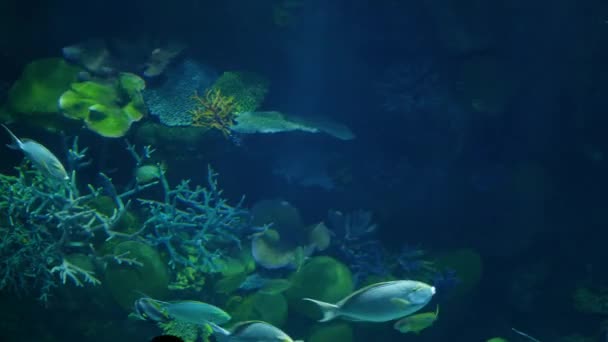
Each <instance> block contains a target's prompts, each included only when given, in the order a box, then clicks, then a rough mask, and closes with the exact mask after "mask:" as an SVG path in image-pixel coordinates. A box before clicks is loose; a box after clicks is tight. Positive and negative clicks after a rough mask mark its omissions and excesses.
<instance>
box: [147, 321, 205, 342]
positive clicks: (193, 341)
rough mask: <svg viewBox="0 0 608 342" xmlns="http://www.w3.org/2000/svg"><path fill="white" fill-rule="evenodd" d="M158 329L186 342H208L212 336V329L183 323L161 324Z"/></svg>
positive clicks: (169, 322)
mask: <svg viewBox="0 0 608 342" xmlns="http://www.w3.org/2000/svg"><path fill="white" fill-rule="evenodd" d="M158 327H159V328H161V329H162V330H163V333H164V334H167V335H173V336H177V337H180V338H181V339H182V340H184V342H198V341H203V342H208V341H209V336H211V327H209V326H208V325H198V324H192V323H186V322H182V321H176V320H172V321H168V322H159V323H158ZM199 337H200V339H199Z"/></svg>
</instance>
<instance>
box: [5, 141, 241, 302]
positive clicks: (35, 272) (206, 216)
mask: <svg viewBox="0 0 608 342" xmlns="http://www.w3.org/2000/svg"><path fill="white" fill-rule="evenodd" d="M127 150H128V151H129V152H130V153H131V155H132V156H133V157H134V159H135V162H136V163H135V166H136V167H142V166H143V165H149V159H150V155H151V154H152V153H153V152H154V150H153V149H152V148H151V147H150V146H146V147H145V148H144V149H143V151H142V152H141V153H138V152H137V151H136V148H135V147H134V146H132V145H129V144H128V143H127ZM85 151H86V149H85ZM85 151H78V145H77V140H75V142H74V145H73V147H72V149H71V150H70V151H69V153H68V157H67V159H68V162H67V166H68V169H69V170H70V179H69V180H68V181H66V182H65V183H57V182H52V181H49V180H48V179H45V177H43V176H42V175H41V174H40V173H39V172H38V171H37V170H35V169H32V168H31V167H30V165H29V164H24V165H22V166H20V167H17V168H16V171H17V172H16V175H4V174H0V290H7V291H11V292H13V293H17V294H31V293H32V292H38V294H39V298H40V299H41V300H42V301H44V302H46V301H48V299H49V296H50V295H51V294H52V292H53V289H54V288H57V287H59V286H61V285H67V284H72V285H75V286H84V285H87V284H88V285H98V284H100V283H101V280H100V279H101V278H102V277H100V276H98V272H99V271H103V270H104V269H105V267H106V266H107V265H108V263H118V264H127V265H129V266H133V267H141V266H144V265H143V263H141V262H140V261H138V260H136V259H135V258H131V257H130V256H129V255H128V253H118V254H116V253H113V254H112V253H110V254H108V253H107V252H102V251H104V250H106V249H104V248H100V247H101V246H103V241H104V240H105V241H108V240H111V239H117V240H118V241H140V242H144V243H146V244H148V245H150V246H163V247H164V248H165V249H166V251H167V252H168V254H169V264H170V265H171V266H173V267H174V268H175V266H179V270H178V272H179V271H181V270H183V269H185V268H191V269H195V270H196V271H198V272H203V273H212V272H218V271H221V268H222V267H224V266H223V265H224V264H223V263H221V262H218V261H219V260H218V258H219V257H221V256H222V255H224V254H225V253H228V252H230V251H232V250H235V249H238V248H240V247H241V246H240V238H241V233H242V232H244V229H245V228H246V227H248V226H249V213H248V211H247V210H246V209H244V208H243V207H242V202H243V200H241V201H240V202H238V203H237V204H236V205H235V206H231V205H229V204H228V200H227V199H225V198H224V197H223V196H222V190H221V189H219V187H218V184H217V173H215V172H214V171H213V170H212V169H211V168H210V167H209V172H208V178H207V181H208V186H207V187H200V186H197V187H191V185H190V181H188V180H184V181H182V182H181V183H179V184H178V185H177V186H176V187H174V188H171V187H170V186H169V184H168V181H167V179H166V177H165V174H164V169H162V168H160V167H159V170H160V175H159V177H158V179H157V180H154V181H152V182H150V183H146V184H139V183H137V182H135V181H134V182H132V183H131V184H132V185H131V186H128V187H126V188H125V189H117V188H115V187H114V185H113V183H112V180H111V179H110V178H109V177H107V176H106V175H104V174H103V173H100V178H101V185H100V186H99V187H95V186H93V185H91V184H86V185H85V186H84V187H83V189H84V191H82V193H81V189H79V186H78V182H77V180H76V174H77V173H76V170H77V169H79V168H81V167H84V166H87V165H89V164H90V162H89V161H86V160H85V153H84V152H85ZM158 184H160V185H161V186H162V188H163V190H164V197H163V198H162V199H160V200H154V199H144V198H139V199H138V202H139V203H140V204H141V205H142V207H143V208H140V209H144V210H142V215H143V219H144V221H145V222H144V223H143V225H141V226H140V227H139V229H136V230H135V231H134V230H127V231H125V230H123V228H124V227H121V226H120V225H121V224H123V223H121V222H123V219H125V218H126V217H128V216H129V215H132V213H130V209H131V204H132V201H131V199H133V198H134V197H135V196H136V195H137V194H138V193H140V191H141V190H144V189H146V188H148V187H152V186H157V185H158ZM108 200H109V201H110V202H111V203H112V208H111V209H110V210H107V209H108V208H106V209H105V210H103V209H101V208H100V207H99V203H100V201H101V202H106V203H107V202H108ZM127 221H128V220H127ZM131 228H133V227H131Z"/></svg>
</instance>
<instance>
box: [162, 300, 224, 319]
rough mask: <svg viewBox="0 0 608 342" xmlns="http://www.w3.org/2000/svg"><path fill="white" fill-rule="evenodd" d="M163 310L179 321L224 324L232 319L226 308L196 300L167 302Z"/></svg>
mask: <svg viewBox="0 0 608 342" xmlns="http://www.w3.org/2000/svg"><path fill="white" fill-rule="evenodd" d="M163 312H165V313H167V315H169V317H171V318H173V319H175V320H177V321H181V322H187V323H194V324H207V323H208V322H211V323H215V324H223V323H226V322H228V321H229V320H230V315H229V314H228V313H227V312H225V311H224V310H222V309H220V308H218V307H217V306H213V305H211V304H207V303H203V302H198V301H195V300H182V301H176V302H168V303H165V304H164V305H163Z"/></svg>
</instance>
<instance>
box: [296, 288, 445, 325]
mask: <svg viewBox="0 0 608 342" xmlns="http://www.w3.org/2000/svg"><path fill="white" fill-rule="evenodd" d="M434 294H435V287H433V286H431V285H428V284H425V283H423V282H419V281H415V280H395V281H388V282H382V283H377V284H373V285H370V286H367V287H364V288H362V289H360V290H358V291H355V292H354V293H352V294H351V295H349V296H347V297H346V298H344V299H342V300H341V301H339V302H338V303H336V304H330V303H325V302H322V301H319V300H314V299H310V298H304V299H303V300H306V301H309V302H313V303H315V304H317V305H318V306H319V308H320V309H321V311H322V313H323V318H322V319H321V320H319V322H327V321H330V320H332V319H334V318H336V317H341V318H343V319H346V320H350V321H364V322H387V321H392V320H394V319H398V318H402V317H405V316H407V315H411V314H413V313H414V312H416V311H418V310H420V309H422V308H423V307H424V306H425V305H426V304H428V302H429V301H430V300H431V298H432V297H433V295H434Z"/></svg>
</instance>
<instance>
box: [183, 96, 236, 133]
mask: <svg viewBox="0 0 608 342" xmlns="http://www.w3.org/2000/svg"><path fill="white" fill-rule="evenodd" d="M193 99H194V100H195V101H196V102H197V106H196V107H195V108H194V110H192V112H191V113H192V126H197V127H205V128H209V129H211V128H213V129H217V130H219V131H220V132H222V133H223V134H224V136H228V135H230V126H232V125H233V124H234V119H235V118H236V115H235V114H234V110H235V103H234V98H233V97H229V96H223V95H222V92H221V91H220V90H219V89H215V90H212V89H208V90H207V91H206V92H205V95H204V96H203V97H200V96H198V94H194V96H193Z"/></svg>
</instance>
